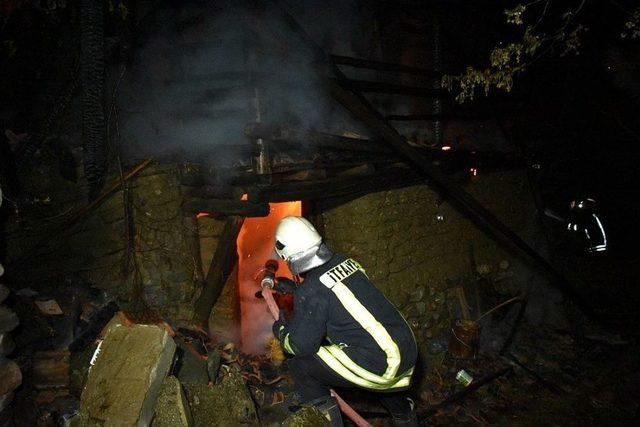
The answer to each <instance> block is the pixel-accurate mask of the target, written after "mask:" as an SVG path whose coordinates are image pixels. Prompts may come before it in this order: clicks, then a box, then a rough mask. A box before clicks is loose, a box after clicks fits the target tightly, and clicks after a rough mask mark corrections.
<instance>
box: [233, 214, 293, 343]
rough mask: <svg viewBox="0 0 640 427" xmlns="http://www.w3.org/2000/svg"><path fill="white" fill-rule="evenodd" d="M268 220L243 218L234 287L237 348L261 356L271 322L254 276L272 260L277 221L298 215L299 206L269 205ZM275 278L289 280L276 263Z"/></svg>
mask: <svg viewBox="0 0 640 427" xmlns="http://www.w3.org/2000/svg"><path fill="white" fill-rule="evenodd" d="M270 207H271V211H270V213H269V216H267V217H264V218H247V219H246V220H245V221H244V225H243V226H242V229H241V230H240V234H239V235H238V260H239V261H238V286H239V293H240V311H241V325H240V327H241V331H242V342H241V348H242V350H243V351H245V352H247V353H264V352H265V351H266V346H267V344H268V341H269V338H270V336H271V325H272V324H273V318H272V317H271V314H270V313H269V310H268V308H267V305H266V303H265V302H264V300H262V299H258V298H256V296H255V293H256V292H257V291H258V290H260V286H259V284H258V281H257V280H256V274H257V273H258V272H259V271H260V270H261V269H262V267H263V266H264V263H265V262H266V261H267V260H268V259H270V258H275V253H274V250H273V245H274V235H275V231H276V227H277V225H278V223H279V222H280V220H281V219H282V218H284V217H285V216H288V215H300V214H301V211H302V206H301V203H300V202H288V203H271V205H270ZM278 262H279V264H280V265H279V268H278V276H286V277H291V273H290V272H289V269H288V267H287V265H286V264H285V263H284V262H283V261H282V260H278Z"/></svg>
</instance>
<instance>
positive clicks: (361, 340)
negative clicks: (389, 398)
mask: <svg viewBox="0 0 640 427" xmlns="http://www.w3.org/2000/svg"><path fill="white" fill-rule="evenodd" d="M274 333H275V334H276V336H277V337H278V338H279V339H280V341H281V342H282V345H283V347H284V349H285V351H287V352H288V353H290V354H293V355H299V356H304V355H311V354H315V355H316V357H318V358H319V359H321V360H322V361H323V362H324V363H325V364H326V365H327V366H329V367H330V368H331V369H332V370H333V371H334V372H336V373H337V374H338V375H340V376H342V377H343V378H345V379H347V380H348V381H350V382H352V383H354V384H355V385H358V386H360V387H364V388H369V389H377V390H390V389H398V388H406V387H407V386H408V385H409V382H410V378H411V375H412V373H413V367H414V365H415V361H416V357H417V349H416V342H415V338H414V337H413V333H412V332H411V329H410V328H409V326H408V325H407V323H406V321H405V320H404V318H403V317H402V315H401V314H400V312H399V311H398V310H397V309H396V308H395V307H394V306H393V304H391V303H390V302H389V301H388V300H387V299H386V298H385V297H384V295H383V294H382V293H381V292H380V291H379V290H378V289H377V288H376V287H375V286H374V285H373V284H372V283H371V281H370V280H369V278H368V277H367V275H366V273H365V271H364V269H363V268H362V267H361V266H360V264H358V263H357V262H356V261H354V260H352V259H350V258H346V257H344V256H342V255H337V254H336V255H334V256H333V257H332V258H331V260H330V261H329V262H327V263H326V264H323V265H322V266H320V267H317V268H315V269H313V270H311V271H309V272H308V273H307V274H306V276H305V280H304V283H303V284H302V285H301V286H299V287H298V289H297V290H296V292H295V297H294V313H293V320H291V322H287V321H286V320H284V319H283V320H280V321H278V322H276V323H275V324H274Z"/></svg>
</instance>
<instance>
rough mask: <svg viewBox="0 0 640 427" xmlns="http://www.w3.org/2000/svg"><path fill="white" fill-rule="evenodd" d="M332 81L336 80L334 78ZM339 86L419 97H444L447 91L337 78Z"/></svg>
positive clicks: (368, 91) (360, 90) (353, 89)
mask: <svg viewBox="0 0 640 427" xmlns="http://www.w3.org/2000/svg"><path fill="white" fill-rule="evenodd" d="M334 81H338V80H336V79H334ZM339 83H340V86H342V87H344V88H346V89H348V90H351V91H357V92H364V93H382V94H388V95H408V96H415V97H419V98H446V97H447V95H448V93H447V92H446V91H444V90H442V89H432V88H428V87H420V86H406V85H401V84H396V83H387V82H373V81H366V80H353V79H347V78H344V79H342V78H341V79H339Z"/></svg>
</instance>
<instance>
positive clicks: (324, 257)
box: [275, 216, 333, 274]
mask: <svg viewBox="0 0 640 427" xmlns="http://www.w3.org/2000/svg"><path fill="white" fill-rule="evenodd" d="M275 248H276V253H277V254H278V256H280V258H282V259H283V260H285V261H286V262H287V264H288V265H289V269H290V270H291V272H292V273H293V274H300V273H305V272H307V271H309V270H311V269H312V268H315V267H317V266H319V265H322V264H324V263H325V262H327V261H329V259H331V257H332V256H333V253H331V251H330V250H329V249H328V248H327V247H326V246H325V245H324V244H323V243H322V237H321V236H320V234H318V232H317V231H316V229H315V228H314V227H313V225H311V223H310V222H309V221H308V220H307V219H305V218H302V217H299V216H287V217H284V218H282V220H281V221H280V224H278V228H277V229H276V241H275Z"/></svg>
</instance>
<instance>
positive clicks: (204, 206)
mask: <svg viewBox="0 0 640 427" xmlns="http://www.w3.org/2000/svg"><path fill="white" fill-rule="evenodd" d="M182 210H183V212H185V213H187V214H189V215H195V214H198V213H208V214H211V215H213V216H221V215H225V216H226V215H240V216H244V217H264V216H267V215H269V204H267V203H260V204H257V203H251V202H247V201H244V200H228V199H227V200H225V199H192V200H188V201H186V202H185V203H184V204H183V205H182Z"/></svg>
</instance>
